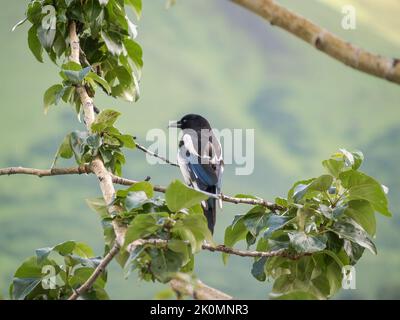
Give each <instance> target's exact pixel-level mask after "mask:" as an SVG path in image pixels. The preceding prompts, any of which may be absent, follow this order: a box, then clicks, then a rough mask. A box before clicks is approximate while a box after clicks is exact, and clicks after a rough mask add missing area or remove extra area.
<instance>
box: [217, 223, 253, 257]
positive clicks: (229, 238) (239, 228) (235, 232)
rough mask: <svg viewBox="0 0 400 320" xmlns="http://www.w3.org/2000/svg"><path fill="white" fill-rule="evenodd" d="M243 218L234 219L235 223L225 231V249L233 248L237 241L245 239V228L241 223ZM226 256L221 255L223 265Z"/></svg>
mask: <svg viewBox="0 0 400 320" xmlns="http://www.w3.org/2000/svg"><path fill="white" fill-rule="evenodd" d="M243 216H244V215H239V216H236V217H235V222H234V223H233V224H232V225H230V226H229V227H227V228H226V229H225V236H224V245H225V246H227V247H233V246H234V245H235V244H236V243H237V242H238V241H240V240H243V239H245V238H246V234H247V232H248V231H247V228H246V226H245V224H244V222H243V219H242V218H243ZM228 257H229V255H228V254H223V255H222V260H223V262H224V264H226V263H227V262H228Z"/></svg>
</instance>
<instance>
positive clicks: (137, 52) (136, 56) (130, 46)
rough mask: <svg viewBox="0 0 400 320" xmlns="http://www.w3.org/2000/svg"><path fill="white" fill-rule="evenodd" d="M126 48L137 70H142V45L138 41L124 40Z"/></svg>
mask: <svg viewBox="0 0 400 320" xmlns="http://www.w3.org/2000/svg"><path fill="white" fill-rule="evenodd" d="M124 46H125V49H126V52H127V53H128V56H129V58H131V59H132V61H133V62H134V63H135V65H136V67H137V68H139V69H141V68H142V67H143V60H142V56H143V51H142V48H141V47H140V45H139V44H138V43H137V42H136V41H134V40H132V39H128V38H127V39H125V40H124Z"/></svg>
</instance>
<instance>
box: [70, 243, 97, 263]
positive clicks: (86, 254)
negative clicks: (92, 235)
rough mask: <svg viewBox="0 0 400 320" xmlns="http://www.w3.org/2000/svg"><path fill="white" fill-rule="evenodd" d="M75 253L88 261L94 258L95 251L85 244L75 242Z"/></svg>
mask: <svg viewBox="0 0 400 320" xmlns="http://www.w3.org/2000/svg"><path fill="white" fill-rule="evenodd" d="M73 253H74V254H76V255H77V256H79V257H82V258H87V259H89V258H93V257H94V252H93V249H92V248H91V247H89V246H88V245H87V244H86V243H83V242H75V248H74V250H73Z"/></svg>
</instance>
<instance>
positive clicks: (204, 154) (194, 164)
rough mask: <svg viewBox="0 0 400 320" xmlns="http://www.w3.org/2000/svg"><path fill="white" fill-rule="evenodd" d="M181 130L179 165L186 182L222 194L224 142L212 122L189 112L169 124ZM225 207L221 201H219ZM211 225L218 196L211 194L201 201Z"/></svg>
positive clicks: (212, 226) (214, 217) (199, 188)
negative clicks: (212, 127) (222, 143)
mask: <svg viewBox="0 0 400 320" xmlns="http://www.w3.org/2000/svg"><path fill="white" fill-rule="evenodd" d="M170 127H177V128H180V129H182V131H183V135H182V139H181V140H180V142H179V150H178V157H177V159H178V165H179V168H180V169H181V172H182V175H183V178H184V180H185V183H186V184H187V185H189V186H191V187H193V188H195V189H198V190H202V191H205V192H208V193H212V194H216V195H219V194H220V193H221V179H222V173H223V171H224V162H223V159H222V149H221V144H220V142H219V140H218V139H217V137H216V136H215V135H214V133H213V130H212V129H211V126H210V123H209V122H208V121H207V120H206V119H205V118H203V117H202V116H199V115H197V114H188V115H186V116H184V117H183V118H182V119H181V120H179V121H177V122H176V123H173V124H171V125H170ZM218 203H219V207H220V208H222V200H221V199H219V201H218ZM202 207H203V211H204V215H205V216H206V218H207V222H208V228H209V229H210V231H211V233H213V232H214V226H215V222H216V209H217V208H216V207H217V199H216V198H213V197H210V198H209V199H208V200H206V201H203V202H202Z"/></svg>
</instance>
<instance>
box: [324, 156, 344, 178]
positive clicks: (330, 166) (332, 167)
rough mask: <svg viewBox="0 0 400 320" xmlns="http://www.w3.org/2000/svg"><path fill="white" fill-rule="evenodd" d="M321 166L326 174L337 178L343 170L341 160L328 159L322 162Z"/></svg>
mask: <svg viewBox="0 0 400 320" xmlns="http://www.w3.org/2000/svg"><path fill="white" fill-rule="evenodd" d="M322 165H323V166H324V167H325V168H326V169H327V170H328V172H329V173H330V174H331V175H332V176H334V177H336V178H337V177H338V176H339V174H340V173H341V172H342V170H343V168H344V162H343V160H336V159H329V160H324V161H322Z"/></svg>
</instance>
